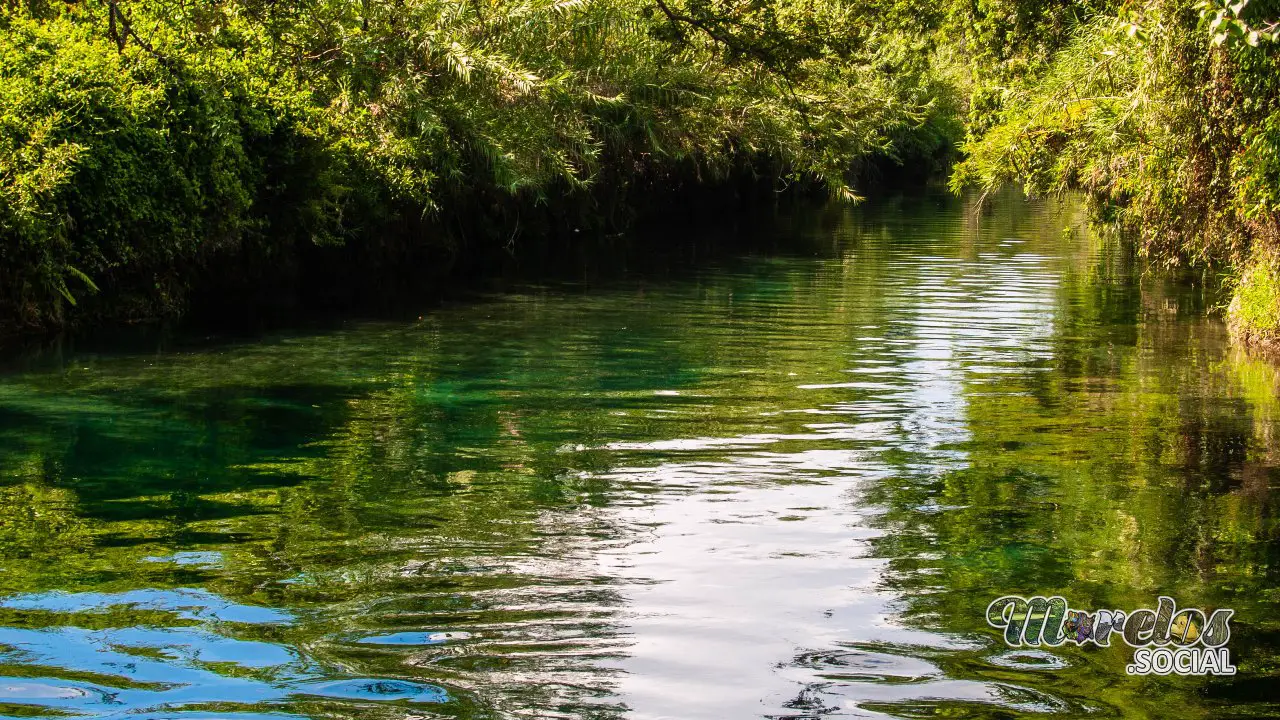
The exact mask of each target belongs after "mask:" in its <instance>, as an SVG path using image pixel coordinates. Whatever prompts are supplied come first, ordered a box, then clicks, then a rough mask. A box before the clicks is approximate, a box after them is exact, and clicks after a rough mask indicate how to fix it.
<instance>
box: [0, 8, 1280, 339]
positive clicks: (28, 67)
mask: <svg viewBox="0 0 1280 720" xmlns="http://www.w3.org/2000/svg"><path fill="white" fill-rule="evenodd" d="M1215 3H1216V0H1215V2H1208V3H1197V4H1193V3H1192V2H1190V1H1189V0H1158V1H1157V2H1151V3H1144V4H1141V5H1140V6H1131V5H1128V4H1120V3H1112V2H1106V1H1104V2H1096V1H1094V0H1076V1H1073V2H1069V3H1052V4H1048V5H1045V4H1043V3H1039V2H1030V1H1029V0H1001V1H1000V2H994V3H984V4H980V5H981V7H979V6H974V5H973V4H966V3H956V4H941V5H940V4H937V3H915V2H908V3H895V2H888V0H885V1H884V2H880V1H878V0H877V1H876V2H870V3H851V2H848V1H847V0H819V2H816V3H815V2H799V1H798V0H770V1H769V2H763V3H761V2H752V3H726V4H722V5H716V6H714V7H713V6H712V5H710V4H707V3H699V2H682V1H678V0H671V1H667V0H662V1H656V0H655V2H653V3H639V4H636V3H629V2H621V1H620V0H499V1H498V2H495V3H490V4H488V5H486V6H484V7H481V6H479V5H472V4H458V3H453V2H439V1H436V0H409V1H408V2H403V3H397V4H394V5H393V4H386V3H380V2H359V3H357V2H348V1H346V0H332V1H331V2H327V3H325V4H324V5H323V7H322V8H319V9H316V10H315V11H314V12H311V11H308V12H300V11H297V9H296V8H282V7H277V6H276V5H274V4H268V5H261V4H258V3H251V2H243V1H241V0H234V1H229V2H226V3H223V4H218V5H216V6H211V7H200V8H196V7H187V6H181V7H178V8H173V7H170V6H169V5H167V4H164V3H160V2H158V1H157V0H137V1H136V2H131V3H130V4H128V5H127V6H126V5H122V4H121V3H120V2H118V1H117V0H87V1H86V2H84V3H77V4H71V5H52V4H46V3H44V2H38V1H37V2H30V3H25V4H20V5H17V4H15V5H8V6H6V7H5V8H4V9H0V31H2V32H0V77H3V80H4V82H3V83H0V333H3V332H9V333H12V332H18V331H24V330H36V331H40V330H48V329H56V328H61V327H68V326H75V325H86V324H96V323H105V322H115V321H139V320H149V319H155V318H172V317H176V316H181V315H188V316H189V315H191V314H198V315H203V316H207V317H208V316H216V315H218V314H219V313H220V312H225V313H226V314H228V316H230V317H236V316H237V314H240V313H243V312H244V311H243V309H244V308H258V309H267V310H270V309H271V308H272V307H274V306H277V305H286V306H287V305H290V304H292V305H316V306H319V307H334V308H342V307H345V306H346V305H349V304H351V303H353V302H359V299H360V298H362V297H367V296H370V295H375V294H378V293H381V292H388V294H391V292H390V291H395V292H402V291H403V290H405V289H413V290H418V289H421V287H422V286H428V287H429V286H431V285H433V284H436V283H442V282H450V281H451V279H452V278H459V277H465V276H466V275H467V274H468V273H472V272H475V269H476V268H485V267H487V266H489V265H491V264H492V263H494V262H501V261H502V260H501V258H504V257H508V256H510V255H511V254H513V253H517V254H518V253H521V252H529V253H532V254H534V255H537V254H540V253H542V252H544V250H545V249H548V248H552V247H561V248H563V247H572V246H573V245H574V244H575V243H578V242H580V240H581V238H582V237H589V236H594V235H600V234H608V233H614V232H618V231H620V230H622V229H624V228H627V227H629V226H631V224H632V223H633V222H634V221H635V220H636V219H637V218H640V217H644V216H647V215H658V214H663V213H667V212H668V211H669V209H670V208H671V207H672V205H676V206H679V207H681V208H685V209H687V210H688V211H689V212H690V213H691V214H700V215H707V216H709V215H712V214H714V213H722V214H725V215H727V214H731V213H734V212H737V211H738V210H737V208H740V207H744V206H754V205H758V204H760V203H761V202H766V203H767V202H769V201H768V200H763V199H764V198H771V197H773V196H776V195H778V194H784V193H787V192H793V191H794V189H795V188H797V187H800V188H805V189H806V191H807V190H812V189H818V190H819V191H821V192H825V193H826V194H827V195H829V196H831V197H835V198H840V199H842V200H845V201H849V200H853V199H855V198H856V196H857V195H858V194H860V193H864V192H866V191H867V190H869V189H872V188H875V187H876V185H877V184H884V185H889V186H892V185H893V184H894V183H897V182H900V181H902V180H903V179H904V178H907V177H910V178H911V179H912V180H918V179H919V178H920V177H925V176H932V177H935V178H937V177H949V178H950V181H951V183H952V185H953V187H954V188H955V189H957V190H959V189H962V188H968V187H978V188H982V189H984V190H987V191H992V190H994V189H996V188H1000V187H1003V186H1005V185H1008V184H1017V185H1021V186H1023V187H1024V188H1025V189H1026V190H1027V191H1028V192H1029V193H1030V194H1033V195H1035V194H1055V193H1062V192H1071V191H1083V192H1084V193H1085V194H1086V195H1087V196H1088V197H1089V198H1090V200H1091V202H1092V204H1093V208H1094V212H1095V218H1096V220H1097V222H1098V223H1100V224H1104V225H1111V226H1113V227H1114V228H1115V229H1117V230H1119V231H1120V233H1121V234H1123V235H1125V236H1128V237H1132V238H1133V242H1134V243H1135V244H1136V245H1137V246H1138V248H1139V249H1140V251H1141V252H1142V253H1143V254H1144V255H1145V256H1146V257H1147V258H1149V259H1150V260H1151V261H1152V263H1153V265H1155V266H1157V267H1159V266H1191V267H1197V268H1205V269H1211V270H1213V271H1214V272H1216V273H1219V274H1221V275H1222V276H1225V277H1228V278H1231V279H1232V282H1233V283H1234V288H1235V297H1234V299H1233V301H1232V302H1231V303H1230V306H1229V307H1228V308H1227V310H1226V313H1227V315H1228V320H1229V323H1230V326H1231V327H1232V328H1233V331H1234V334H1235V336H1236V338H1237V339H1238V340H1239V341H1240V342H1242V343H1243V344H1246V345H1250V346H1254V347H1264V346H1270V345H1280V282H1278V280H1277V278H1278V275H1277V263H1276V261H1275V258H1276V257H1277V256H1280V43H1278V42H1277V38H1278V37H1280V24H1277V22H1276V17H1277V12H1278V10H1277V8H1276V7H1274V4H1268V3H1264V2H1255V3H1252V4H1251V3H1249V2H1242V3H1233V4H1230V5H1221V6H1219V4H1215ZM957 158H958V159H959V162H958V164H953V160H955V159H957ZM953 167H954V171H953V170H952V168H953ZM873 178H874V179H873ZM744 189H745V191H744ZM544 246H545V247H544Z"/></svg>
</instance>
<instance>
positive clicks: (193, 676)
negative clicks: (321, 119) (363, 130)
mask: <svg viewBox="0 0 1280 720" xmlns="http://www.w3.org/2000/svg"><path fill="white" fill-rule="evenodd" d="M768 232H769V233H772V234H773V235H774V236H775V238H777V239H780V240H779V242H782V241H785V240H788V239H790V240H794V241H795V243H794V244H792V245H791V251H789V252H781V251H779V249H778V248H774V249H771V250H769V251H767V252H766V251H763V250H762V251H758V252H752V253H747V254H744V255H739V256H728V255H717V256H715V257H712V258H710V259H708V258H705V257H704V258H703V259H702V260H701V261H700V262H698V263H688V264H683V265H679V264H678V265H679V267H680V268H681V270H680V272H677V273H672V272H669V271H668V270H669V269H670V268H671V267H675V265H664V266H663V268H665V269H659V270H657V271H655V272H653V273H649V272H642V271H636V272H628V273H624V274H622V275H620V276H612V277H610V278H609V279H608V281H607V282H606V281H604V280H597V281H591V282H586V281H581V280H578V281H574V282H571V283H551V284H543V285H528V284H517V285H515V286H512V287H509V288H507V290H508V291H507V292H504V293H501V294H492V295H488V296H486V297H484V298H483V299H481V300H479V301H476V302H467V303H453V304H448V305H443V306H440V307H438V308H437V309H436V310H434V311H432V312H429V313H425V314H423V317H422V318H421V319H416V320H385V319H384V320H366V321H344V322H342V323H337V324H334V325H332V326H329V327H326V328H323V329H312V330H310V331H305V332H303V331H297V332H279V333H272V334H267V335H262V336H259V337H255V338H246V339H239V340H234V341H225V342H208V341H204V340H197V341H194V342H188V341H184V340H182V339H181V338H170V339H168V340H166V341H165V342H164V344H161V345H160V346H159V348H158V349H157V348H156V347H154V346H151V347H149V348H148V349H146V350H145V351H144V350H141V349H137V348H136V347H135V348H134V349H119V348H117V349H114V350H113V349H111V348H109V347H107V346H106V345H96V346H88V345H83V344H79V345H67V346H63V347H62V348H61V349H59V350H55V351H53V352H44V353H37V354H36V355H27V356H25V358H22V359H20V360H18V361H15V362H14V363H12V364H11V366H10V368H9V371H8V372H7V374H6V375H4V376H3V377H0V471H2V472H0V476H2V478H3V479H2V480H0V715H4V716H15V717H16V716H22V717H30V716H37V717H60V716H68V715H70V716H85V717H94V718H114V717H120V718H124V717H129V718H152V717H155V718H160V717H164V718H198V719H204V718H210V719H212V718H231V717H235V718H267V717H270V718H281V717H309V718H405V719H408V718H425V717H468V718H471V717H477V718H478V717H486V718H487V717H539V718H555V717H563V718H620V717H629V718H667V717H671V718H675V717H679V718H703V717H705V718H721V717H777V718H815V717H825V716H844V717H938V716H945V717H966V718H1012V717H1074V716H1083V715H1089V716H1091V717H1126V718H1128V717H1136V718H1143V717H1149V718H1218V717H1272V716H1275V715H1276V714H1277V713H1278V712H1280V707H1278V706H1277V704H1276V701H1275V699H1274V694H1273V693H1271V692H1270V690H1269V688H1270V687H1272V683H1273V682H1274V680H1275V678H1276V674H1275V670H1274V668H1275V667H1277V660H1278V659H1280V627H1278V626H1277V624H1276V621H1275V619H1274V618H1275V616H1276V613H1275V611H1276V609H1277V604H1278V602H1280V595H1277V590H1276V588H1277V587H1280V582H1277V581H1278V580H1280V577H1278V573H1280V571H1278V570H1277V568H1278V567H1280V563H1278V562H1277V561H1278V560H1280V558H1278V557H1277V554H1278V552H1280V541H1278V539H1277V525H1276V520H1275V518H1276V509H1277V501H1276V495H1275V493H1274V492H1273V490H1274V488H1275V487H1276V484H1277V477H1278V476H1277V470H1276V468H1277V463H1278V461H1280V454H1278V448H1277V443H1280V437H1278V436H1277V434H1276V427H1277V421H1280V400H1277V398H1278V397H1280V394H1278V393H1277V388H1280V371H1277V370H1276V368H1275V367H1274V366H1273V365H1270V364H1267V363H1263V362H1259V361H1257V360H1255V359H1251V358H1249V357H1247V356H1242V355H1239V354H1235V353H1233V352H1232V351H1230V350H1229V348H1228V346H1227V344H1226V342H1225V334H1224V331H1223V328H1222V326H1221V323H1220V322H1219V321H1218V320H1216V319H1214V318H1212V317H1209V316H1206V314H1205V310H1206V309H1207V308H1209V307H1211V306H1212V305H1213V304H1214V303H1215V302H1216V300H1215V298H1214V297H1213V295H1212V293H1211V292H1209V291H1208V290H1206V289H1205V288H1204V286H1203V285H1202V284H1196V283H1190V282H1184V281H1181V280H1175V279H1170V278H1167V277H1160V276H1157V275H1153V274H1150V273H1144V272H1143V270H1142V268H1141V266H1140V265H1139V264H1138V263H1137V262H1136V261H1135V259H1134V258H1133V257H1132V255H1130V254H1129V253H1127V252H1125V251H1124V250H1123V249H1121V248H1119V247H1116V246H1113V245H1112V244H1110V243H1108V242H1106V241H1104V240H1100V239H1098V238H1096V237H1094V236H1092V235H1091V234H1090V233H1089V232H1088V230H1087V227H1086V223H1085V219H1084V217H1083V215H1082V213H1081V212H1080V211H1079V210H1078V208H1075V207H1074V206H1072V205H1070V204H1064V205H1054V204H1037V203H1029V202H1026V201H1024V200H1022V199H1020V198H1017V197H1014V196H1011V195H1007V196H1002V197H1000V198H998V199H997V200H996V201H995V202H994V203H993V205H992V206H991V208H990V209H989V210H988V211H987V212H985V213H978V212H975V207H974V206H973V205H972V204H971V201H970V200H968V199H966V200H958V199H954V198H949V197H947V196H943V195H937V196H934V195H922V196H916V197H903V198H880V199H876V200H875V201H873V202H871V203H869V204H868V205H866V206H864V207H862V208H858V209H848V208H823V209H810V210H807V211H804V212H798V213H796V214H794V215H792V216H789V217H781V218H778V219H776V220H775V221H774V222H773V224H771V225H770V228H769V230H768ZM659 265H662V264H661V263H660V264H659ZM601 277H603V276H601ZM415 317H416V315H415ZM1007 594H1023V595H1030V594H1040V595H1052V594H1062V595H1065V596H1066V597H1068V598H1069V599H1070V600H1071V602H1072V606H1073V607H1086V608H1124V609H1134V608H1139V607H1150V606H1152V605H1153V604H1154V601H1155V598H1156V596H1158V595H1170V596H1173V597H1175V598H1176V599H1177V600H1178V602H1179V603H1180V605H1182V606H1194V607H1203V608H1216V607H1229V608H1232V609H1234V610H1235V611H1236V613H1237V614H1236V618H1235V619H1234V620H1233V636H1232V640H1231V644H1230V650H1231V653H1232V658H1233V661H1234V662H1235V663H1236V664H1237V667H1238V668H1239V673H1238V674H1237V675H1236V676H1234V677H1229V678H1211V679H1206V678H1180V677H1172V676H1170V677H1130V676H1128V675H1126V674H1125V665H1126V664H1127V663H1128V662H1129V659H1130V653H1131V650H1129V649H1127V648H1123V647H1111V648H1093V649H1088V650H1086V649H1081V648H1076V647H1074V646H1063V647H1057V648H1047V647H1040V648H1016V649H1015V648H1009V647H1007V646H1006V645H1005V644H1004V642H1003V640H1002V638H1001V636H1000V634H999V632H998V631H997V630H995V629H993V628H990V627H988V626H987V624H986V622H985V609H986V606H987V604H988V603H989V602H990V601H991V600H992V599H994V598H995V597H998V596H1000V595H1007Z"/></svg>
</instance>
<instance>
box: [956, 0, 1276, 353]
mask: <svg viewBox="0 0 1280 720" xmlns="http://www.w3.org/2000/svg"><path fill="white" fill-rule="evenodd" d="M1278 11H1280V5H1278V4H1277V3H1274V2H1256V3H1250V2H1248V0H1244V1H1243V2H1234V3H1223V2H1199V3H1195V4H1192V3H1191V2H1187V1H1185V0H1160V1H1159V2H1152V3H1147V4H1144V5H1141V6H1126V7H1124V8H1121V9H1118V10H1116V11H1115V12H1113V13H1109V14H1101V15H1098V16H1096V17H1094V18H1093V19H1091V20H1089V21H1087V22H1082V23H1080V24H1078V25H1077V26H1076V27H1075V28H1073V29H1072V30H1071V32H1070V33H1069V37H1070V41H1069V42H1068V43H1067V44H1066V45H1065V46H1064V47H1063V48H1062V49H1060V50H1058V51H1057V52H1055V53H1054V54H1053V56H1052V58H1051V59H1050V60H1049V62H1048V63H1047V64H1046V65H1045V66H1044V67H1043V68H1042V69H1034V68H1033V69H1029V70H1028V71H1027V72H1025V73H1024V74H1022V75H1021V76H1020V77H1019V78H1018V79H1017V81H1016V82H1015V83H1014V84H1013V85H1011V86H1010V87H1008V88H1005V89H1004V90H1003V94H1004V101H1003V102H1002V103H1001V104H1000V105H999V110H998V112H997V113H996V118H997V119H996V121H995V122H994V123H993V124H991V125H990V126H989V127H971V131H972V134H971V137H970V139H969V141H968V142H967V143H966V146H965V148H964V151H965V153H966V154H967V158H966V159H965V161H964V162H963V163H961V164H960V165H959V166H958V167H957V169H956V173H955V175H954V176H953V178H952V184H953V186H955V187H960V186H964V185H979V186H982V187H985V188H988V189H991V188H994V187H996V186H998V185H1001V184H1003V183H1005V182H1009V181H1018V182H1021V183H1023V184H1024V186H1025V187H1026V188H1027V189H1028V190H1030V191H1032V192H1062V191H1066V190H1072V189H1083V190H1085V191H1087V192H1088V193H1089V195H1090V197H1091V198H1092V199H1093V200H1094V205H1095V208H1096V209H1097V210H1098V211H1099V214H1100V216H1101V217H1102V218H1106V219H1109V220H1114V221H1116V222H1117V223H1118V224H1119V225H1120V226H1121V227H1122V228H1124V229H1126V230H1127V231H1129V232H1130V233H1131V234H1132V235H1134V236H1135V237H1136V238H1137V239H1138V241H1139V243H1140V246H1141V248H1142V250H1143V251H1144V252H1145V253H1146V255H1147V256H1148V257H1150V258H1152V259H1154V260H1155V261H1157V262H1159V263H1163V264H1179V263H1190V264H1193V265H1222V266H1238V267H1246V268H1250V270H1249V271H1247V272H1245V273H1241V274H1240V277H1241V278H1242V279H1245V280H1248V279H1249V278H1254V277H1255V274H1254V273H1253V270H1252V268H1258V267H1262V266H1263V265H1266V264H1267V263H1266V262H1264V261H1263V260H1262V259H1261V258H1263V257H1264V256H1265V257H1270V253H1271V252H1272V250H1274V249H1275V248H1277V247H1280V202H1278V201H1280V160H1278V158H1280V132H1277V128H1280V44H1278V43H1275V42H1273V40H1274V38H1275V33H1276V29H1277V22H1276V20H1275V18H1276V16H1277V13H1278ZM1246 285H1250V283H1249V282H1246V283H1245V284H1244V285H1241V292H1247V293H1251V295H1250V298H1249V299H1248V300H1247V301H1245V302H1243V305H1241V304H1240V303H1237V304H1236V305H1237V306H1238V307H1246V306H1247V307H1252V306H1254V305H1255V304H1256V303H1255V301H1256V300H1258V298H1257V297H1256V293H1257V292H1259V290H1258V289H1259V288H1261V287H1264V286H1265V285H1263V284H1258V283H1253V284H1252V287H1253V289H1246ZM1237 299H1238V300H1240V299H1241V298H1237ZM1246 318H1254V319H1261V315H1257V314H1255V313H1251V312H1246V313H1244V314H1237V315H1235V316H1234V320H1233V322H1234V323H1235V324H1236V325H1237V330H1238V332H1239V333H1241V334H1242V335H1244V336H1248V335H1250V334H1251V333H1252V331H1246V330H1245V329H1244V325H1243V324H1242V323H1246V322H1248V321H1246ZM1254 330H1258V331H1262V330H1264V328H1262V327H1261V326H1259V327H1256V328H1254ZM1267 332H1270V330H1268V331H1267Z"/></svg>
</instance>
